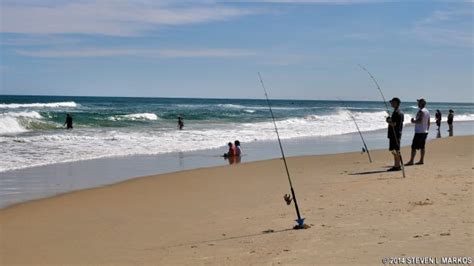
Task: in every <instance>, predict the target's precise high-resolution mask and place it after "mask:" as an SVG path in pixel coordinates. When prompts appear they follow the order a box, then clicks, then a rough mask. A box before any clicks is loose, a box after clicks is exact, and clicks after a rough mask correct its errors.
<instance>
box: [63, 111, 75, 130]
mask: <svg viewBox="0 0 474 266" xmlns="http://www.w3.org/2000/svg"><path fill="white" fill-rule="evenodd" d="M63 126H66V128H67V129H73V125H72V116H71V114H67V115H66V122H64V125H63Z"/></svg>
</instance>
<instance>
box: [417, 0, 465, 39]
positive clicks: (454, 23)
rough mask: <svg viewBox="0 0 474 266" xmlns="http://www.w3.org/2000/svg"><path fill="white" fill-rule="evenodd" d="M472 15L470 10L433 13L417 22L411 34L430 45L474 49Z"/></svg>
mask: <svg viewBox="0 0 474 266" xmlns="http://www.w3.org/2000/svg"><path fill="white" fill-rule="evenodd" d="M473 15H474V14H473V10H472V9H471V8H467V9H450V10H442V11H435V12H433V13H432V14H431V15H430V16H428V17H427V18H424V19H422V20H420V21H418V22H417V23H416V24H415V26H414V28H413V32H414V33H415V35H416V36H418V37H419V38H421V39H424V40H426V41H429V42H432V43H438V44H444V45H450V46H459V47H474V33H473V24H472V21H473Z"/></svg>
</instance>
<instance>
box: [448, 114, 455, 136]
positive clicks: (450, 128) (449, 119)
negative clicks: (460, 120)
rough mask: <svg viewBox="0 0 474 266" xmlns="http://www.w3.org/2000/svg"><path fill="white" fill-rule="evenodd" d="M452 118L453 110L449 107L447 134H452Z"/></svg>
mask: <svg viewBox="0 0 474 266" xmlns="http://www.w3.org/2000/svg"><path fill="white" fill-rule="evenodd" d="M453 120H454V111H453V109H449V114H448V127H449V129H448V131H449V136H450V137H452V136H453Z"/></svg>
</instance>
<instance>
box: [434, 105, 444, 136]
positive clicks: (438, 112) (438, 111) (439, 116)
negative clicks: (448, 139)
mask: <svg viewBox="0 0 474 266" xmlns="http://www.w3.org/2000/svg"><path fill="white" fill-rule="evenodd" d="M442 117H443V115H442V114H441V111H440V110H439V109H438V110H436V114H435V119H436V126H438V131H439V129H440V128H441V119H442Z"/></svg>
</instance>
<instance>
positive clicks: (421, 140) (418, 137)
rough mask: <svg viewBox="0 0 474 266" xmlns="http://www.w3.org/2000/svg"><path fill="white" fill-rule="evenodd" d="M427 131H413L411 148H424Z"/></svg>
mask: <svg viewBox="0 0 474 266" xmlns="http://www.w3.org/2000/svg"><path fill="white" fill-rule="evenodd" d="M427 136H428V133H415V136H414V137H413V142H412V143H411V148H412V149H415V150H419V149H424V148H425V143H426V137H427Z"/></svg>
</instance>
